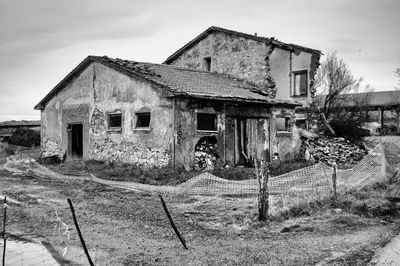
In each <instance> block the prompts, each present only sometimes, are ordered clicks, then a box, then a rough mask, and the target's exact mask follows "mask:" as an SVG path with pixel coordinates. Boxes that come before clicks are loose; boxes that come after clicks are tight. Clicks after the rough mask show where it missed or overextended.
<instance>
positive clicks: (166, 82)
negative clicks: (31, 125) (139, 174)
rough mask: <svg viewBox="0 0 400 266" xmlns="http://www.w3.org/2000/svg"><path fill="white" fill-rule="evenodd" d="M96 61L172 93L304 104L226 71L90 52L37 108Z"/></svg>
mask: <svg viewBox="0 0 400 266" xmlns="http://www.w3.org/2000/svg"><path fill="white" fill-rule="evenodd" d="M93 61H95V62H99V63H102V64H104V65H107V66H108V67H111V68H113V69H115V70H117V71H120V72H123V73H125V74H127V75H130V76H133V77H135V78H138V79H141V80H145V81H148V82H150V83H151V84H153V85H155V86H157V87H160V88H162V89H165V90H166V91H167V92H168V93H169V94H170V96H183V97H193V98H203V99H215V100H230V101H243V102H261V103H267V104H270V105H286V106H299V105H300V104H299V103H297V102H294V101H284V100H275V99H271V98H270V97H268V95H267V94H266V91H265V90H264V89H263V88H261V87H257V86H255V85H254V84H251V83H248V82H246V81H244V80H241V79H237V78H233V77H231V76H228V75H225V74H218V73H211V72H205V71H198V70H191V69H185V68H179V67H175V66H170V65H163V64H153V63H141V62H135V61H130V60H122V59H113V58H109V57H106V56H103V57H99V56H88V57H87V58H86V59H85V60H84V61H82V63H80V64H79V65H78V66H77V67H76V68H75V69H74V70H73V71H72V72H71V73H70V74H68V76H67V77H66V78H64V79H63V80H62V81H61V82H60V83H59V84H58V85H57V86H56V87H55V88H54V89H53V90H52V91H51V92H50V93H49V94H48V95H46V97H45V98H44V99H43V100H42V101H41V102H40V103H39V104H38V105H36V106H35V109H43V108H44V105H45V104H46V102H47V101H48V100H50V99H51V97H53V95H54V94H55V93H57V92H58V91H59V90H61V89H62V87H63V85H65V84H66V83H67V82H68V81H69V78H70V77H72V76H74V75H75V74H76V73H77V72H79V71H81V70H82V69H83V68H84V67H86V66H87V65H88V64H89V63H91V62H93Z"/></svg>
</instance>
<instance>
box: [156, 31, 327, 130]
mask: <svg viewBox="0 0 400 266" xmlns="http://www.w3.org/2000/svg"><path fill="white" fill-rule="evenodd" d="M320 56H321V52H320V51H318V50H315V49H311V48H307V47H303V46H299V45H295V44H289V43H283V42H281V41H278V40H276V39H274V38H265V37H260V36H257V35H250V34H245V33H241V32H237V31H232V30H227V29H223V28H219V27H210V28H208V29H207V30H205V31H204V32H202V33H201V34H200V35H198V36H197V37H196V38H194V39H193V40H191V41H190V42H188V43H187V44H186V45H184V46H183V47H182V48H180V49H179V50H178V51H176V52H175V53H174V54H172V55H171V56H170V57H168V58H167V60H165V62H164V63H165V64H169V65H175V66H180V67H184V68H190V69H198V70H205V71H211V72H217V73H224V74H229V75H232V76H234V77H238V78H242V79H245V80H247V81H250V82H252V83H254V84H256V85H257V86H260V87H262V88H264V89H265V91H267V92H268V94H269V96H270V97H271V98H275V99H280V100H290V99H294V100H296V101H298V102H301V103H302V106H299V107H298V108H297V109H296V124H297V125H298V126H300V127H306V108H307V107H308V105H309V103H310V102H311V100H312V97H313V96H314V93H315V90H314V87H313V83H314V76H315V73H316V70H317V68H318V66H319V59H320ZM278 126H280V127H281V128H283V127H284V125H283V124H279V125H278Z"/></svg>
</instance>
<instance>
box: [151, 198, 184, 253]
mask: <svg viewBox="0 0 400 266" xmlns="http://www.w3.org/2000/svg"><path fill="white" fill-rule="evenodd" d="M158 197H160V200H161V204H162V206H163V208H164V211H165V213H166V214H167V217H168V220H169V222H170V224H171V226H172V228H173V229H174V232H175V234H176V235H177V237H178V238H179V240H180V241H181V243H182V245H183V247H184V248H185V249H188V246H187V245H186V242H185V239H183V237H182V236H181V234H180V233H179V231H178V228H176V226H175V224H174V221H173V220H172V217H171V215H170V214H169V211H168V209H167V205H166V204H165V201H164V199H163V197H162V196H161V194H159V195H158Z"/></svg>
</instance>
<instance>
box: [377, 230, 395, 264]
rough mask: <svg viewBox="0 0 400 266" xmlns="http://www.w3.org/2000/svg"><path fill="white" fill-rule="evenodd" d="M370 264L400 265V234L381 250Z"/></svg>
mask: <svg viewBox="0 0 400 266" xmlns="http://www.w3.org/2000/svg"><path fill="white" fill-rule="evenodd" d="M370 265H377V266H384V265H400V235H398V236H397V237H395V238H394V239H393V240H392V241H391V242H390V243H389V244H387V245H386V246H385V247H384V248H382V249H381V250H379V251H378V252H377V253H376V255H375V256H374V259H373V260H372V261H371V263H370Z"/></svg>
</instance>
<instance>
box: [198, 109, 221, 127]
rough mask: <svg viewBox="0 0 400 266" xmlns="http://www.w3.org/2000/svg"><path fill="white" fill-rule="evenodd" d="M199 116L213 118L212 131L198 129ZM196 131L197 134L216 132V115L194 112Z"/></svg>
mask: <svg viewBox="0 0 400 266" xmlns="http://www.w3.org/2000/svg"><path fill="white" fill-rule="evenodd" d="M199 115H200V116H201V115H205V116H213V117H214V119H213V120H214V123H213V124H214V126H213V129H199ZM196 130H197V132H218V129H217V114H216V113H210V112H196Z"/></svg>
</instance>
